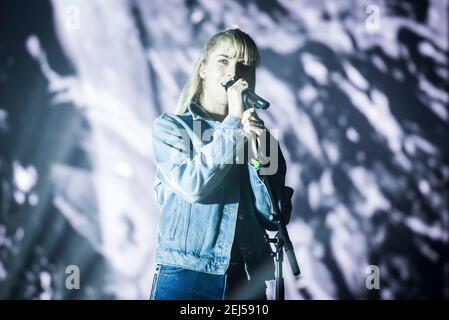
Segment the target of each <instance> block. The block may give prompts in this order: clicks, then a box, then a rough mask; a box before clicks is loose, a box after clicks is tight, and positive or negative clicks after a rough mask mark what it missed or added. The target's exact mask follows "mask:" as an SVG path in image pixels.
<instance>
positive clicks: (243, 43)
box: [175, 28, 260, 114]
mask: <svg viewBox="0 0 449 320" xmlns="http://www.w3.org/2000/svg"><path fill="white" fill-rule="evenodd" d="M222 41H224V42H227V43H228V44H230V45H231V47H232V48H233V50H234V52H231V53H230V56H231V57H239V58H243V59H244V60H245V63H246V64H248V65H250V66H253V67H254V68H256V67H257V66H258V65H259V63H260V55H259V50H258V49H257V46H256V43H255V42H254V40H253V39H251V37H250V36H249V35H248V34H246V33H245V32H243V31H241V30H240V29H238V28H234V29H227V30H224V31H222V32H219V33H217V34H215V35H214V36H212V37H211V38H210V39H209V40H208V41H207V42H206V44H205V45H204V47H203V49H202V50H201V55H200V57H199V58H198V61H197V62H196V64H195V68H194V70H193V74H192V75H191V77H190V79H189V80H188V81H187V82H186V84H185V85H184V88H183V89H182V91H181V94H180V96H179V98H178V102H177V104H176V111H175V114H183V113H185V112H186V111H187V108H188V106H189V105H190V103H192V102H193V101H196V102H199V98H200V97H201V94H202V92H203V79H202V78H201V77H200V76H199V69H200V66H201V64H202V63H205V62H206V61H207V60H208V59H209V55H210V53H211V52H212V51H213V50H214V49H215V48H216V46H217V45H218V44H219V43H221V42H222Z"/></svg>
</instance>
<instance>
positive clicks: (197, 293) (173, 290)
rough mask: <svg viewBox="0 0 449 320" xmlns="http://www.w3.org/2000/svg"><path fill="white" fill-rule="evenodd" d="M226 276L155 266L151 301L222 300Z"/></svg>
mask: <svg viewBox="0 0 449 320" xmlns="http://www.w3.org/2000/svg"><path fill="white" fill-rule="evenodd" d="M225 286H226V275H216V274H209V273H205V272H198V271H193V270H189V269H184V268H181V267H174V266H168V265H158V266H156V273H155V275H154V278H153V286H152V289H151V296H150V299H151V300H223V299H224V293H225Z"/></svg>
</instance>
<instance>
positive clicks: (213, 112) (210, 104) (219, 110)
mask: <svg viewBox="0 0 449 320" xmlns="http://www.w3.org/2000/svg"><path fill="white" fill-rule="evenodd" d="M200 103H201V106H202V107H203V109H204V110H206V112H207V113H208V114H209V116H210V117H211V118H212V119H214V120H215V121H220V122H221V121H223V120H224V118H226V116H227V115H228V106H227V105H222V104H219V103H217V102H216V101H212V100H211V99H209V98H207V97H205V96H204V95H201V97H200Z"/></svg>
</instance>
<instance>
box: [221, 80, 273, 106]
mask: <svg viewBox="0 0 449 320" xmlns="http://www.w3.org/2000/svg"><path fill="white" fill-rule="evenodd" d="M237 80H238V79H235V80H229V81H228V82H226V83H225V84H224V85H223V87H224V88H225V89H226V91H228V89H229V87H230V86H232V85H233V84H234V83H235V82H236V81H237ZM242 99H243V104H244V106H245V107H246V108H248V109H249V108H254V109H263V110H265V109H268V107H269V106H270V103H269V102H268V101H266V100H264V99H262V98H261V97H259V96H258V95H257V94H255V93H254V91H252V90H250V89H245V90H243V92H242Z"/></svg>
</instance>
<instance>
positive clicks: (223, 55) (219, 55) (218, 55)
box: [217, 53, 245, 62]
mask: <svg viewBox="0 0 449 320" xmlns="http://www.w3.org/2000/svg"><path fill="white" fill-rule="evenodd" d="M217 57H224V58H226V59H230V58H229V57H228V56H227V55H225V54H222V53H219V54H217ZM241 61H243V62H244V61H245V59H240V60H239V62H241Z"/></svg>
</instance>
